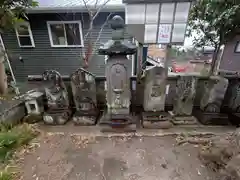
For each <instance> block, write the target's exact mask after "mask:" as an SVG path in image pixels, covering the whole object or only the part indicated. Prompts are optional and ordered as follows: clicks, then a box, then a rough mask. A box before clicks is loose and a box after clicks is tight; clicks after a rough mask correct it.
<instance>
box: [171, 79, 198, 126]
mask: <svg viewBox="0 0 240 180" xmlns="http://www.w3.org/2000/svg"><path fill="white" fill-rule="evenodd" d="M196 88H197V78H196V77H195V76H191V75H180V76H178V80H177V85H176V96H175V99H174V103H173V111H170V112H169V113H170V114H171V116H172V117H173V124H175V125H178V124H186V125H187V124H196V123H197V120H196V118H195V117H194V116H193V115H192V110H193V105H194V99H195V95H196Z"/></svg>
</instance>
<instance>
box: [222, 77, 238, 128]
mask: <svg viewBox="0 0 240 180" xmlns="http://www.w3.org/2000/svg"><path fill="white" fill-rule="evenodd" d="M224 105H226V106H225V107H224V110H226V112H227V113H228V115H229V120H230V122H232V123H233V124H235V125H237V126H239V125H240V76H239V74H238V73H236V74H235V75H233V76H231V78H229V85H228V89H227V93H226V97H225V101H224Z"/></svg>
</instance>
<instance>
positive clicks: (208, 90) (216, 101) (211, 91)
mask: <svg viewBox="0 0 240 180" xmlns="http://www.w3.org/2000/svg"><path fill="white" fill-rule="evenodd" d="M227 88H228V79H226V78H224V77H221V76H210V77H209V80H208V81H206V82H205V84H204V89H203V96H202V99H201V101H200V110H199V111H196V112H195V116H196V117H197V118H198V120H199V121H200V122H201V123H203V124H214V125H227V124H229V121H228V115H227V114H224V113H221V106H222V103H223V100H224V96H225V94H226V91H227Z"/></svg>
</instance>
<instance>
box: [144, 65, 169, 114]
mask: <svg viewBox="0 0 240 180" xmlns="http://www.w3.org/2000/svg"><path fill="white" fill-rule="evenodd" d="M165 87H166V75H165V69H164V68H163V67H154V68H152V69H149V70H147V71H146V74H145V88H144V104H143V107H144V111H153V112H156V111H158V112H161V111H164V109H165V99H166V92H165V90H166V88H165Z"/></svg>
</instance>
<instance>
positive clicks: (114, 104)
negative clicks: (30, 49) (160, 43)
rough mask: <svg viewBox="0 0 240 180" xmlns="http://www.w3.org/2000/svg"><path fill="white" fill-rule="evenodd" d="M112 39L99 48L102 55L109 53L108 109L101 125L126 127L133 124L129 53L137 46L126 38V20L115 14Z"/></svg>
mask: <svg viewBox="0 0 240 180" xmlns="http://www.w3.org/2000/svg"><path fill="white" fill-rule="evenodd" d="M111 28H112V30H113V34H112V39H111V40H109V41H108V42H107V43H106V44H104V45H103V46H102V47H100V48H99V54H100V55H107V56H108V59H107V64H106V72H105V75H106V82H107V83H106V84H107V92H106V99H107V111H106V112H105V113H104V115H103V117H102V118H101V119H100V125H109V126H111V127H115V126H117V127H120V126H121V127H125V126H128V125H130V124H133V121H132V119H133V118H132V117H131V116H130V109H129V107H130V97H131V93H130V74H131V73H130V71H131V68H130V67H128V64H129V62H128V61H129V60H128V58H127V55H131V54H134V53H135V52H136V49H137V48H136V46H135V45H134V44H132V43H131V42H130V41H128V40H125V39H124V21H123V19H122V18H121V17H120V16H114V17H113V18H112V21H111Z"/></svg>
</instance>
